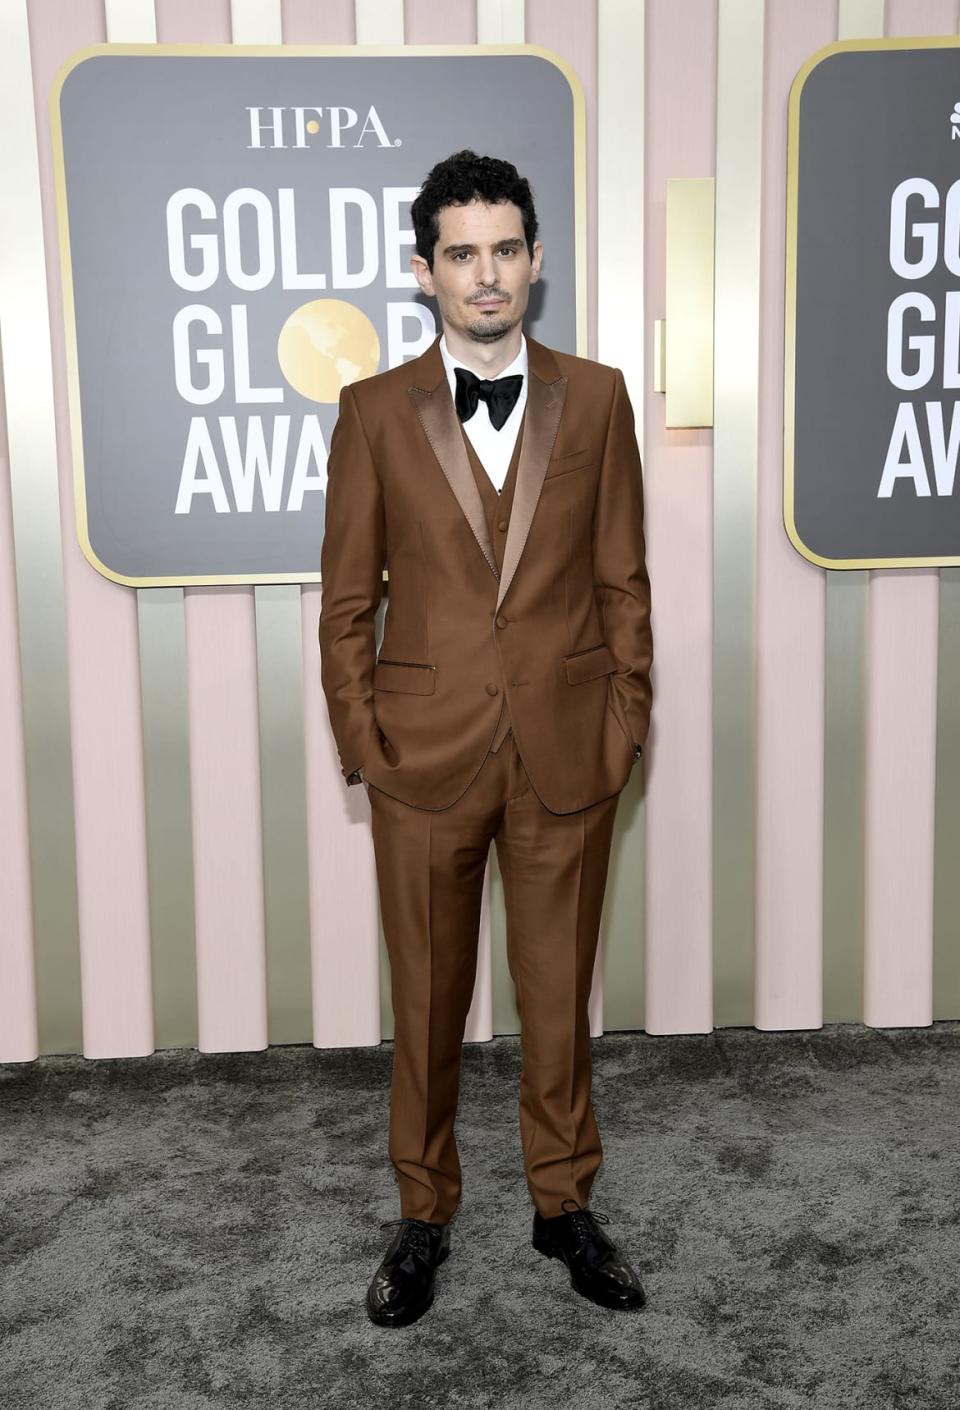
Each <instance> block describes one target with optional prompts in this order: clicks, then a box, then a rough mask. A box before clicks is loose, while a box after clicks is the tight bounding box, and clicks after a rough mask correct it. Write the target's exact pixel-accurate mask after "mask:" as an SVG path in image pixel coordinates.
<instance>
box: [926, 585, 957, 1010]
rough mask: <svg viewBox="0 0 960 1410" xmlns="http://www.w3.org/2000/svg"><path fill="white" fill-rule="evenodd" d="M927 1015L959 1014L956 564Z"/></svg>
mask: <svg viewBox="0 0 960 1410" xmlns="http://www.w3.org/2000/svg"><path fill="white" fill-rule="evenodd" d="M935 819H936V821H935V832H934V889H933V1016H934V1018H935V1019H938V1018H957V1017H960V867H958V866H957V857H958V856H960V568H941V569H940V643H939V656H938V677H937V796H936V813H935Z"/></svg>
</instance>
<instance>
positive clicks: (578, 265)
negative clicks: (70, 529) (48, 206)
mask: <svg viewBox="0 0 960 1410" xmlns="http://www.w3.org/2000/svg"><path fill="white" fill-rule="evenodd" d="M138 54H142V55H145V56H147V57H151V58H155V57H156V56H157V55H158V54H169V55H175V56H179V57H181V58H182V57H184V56H187V57H189V56H196V57H197V58H250V57H255V56H258V55H259V56H261V57H269V58H274V59H276V58H281V59H283V58H298V57H299V58H351V59H357V58H359V59H367V58H379V57H385V58H396V59H403V58H423V57H428V58H430V57H432V58H453V57H466V58H477V57H482V56H484V55H499V56H501V57H504V56H507V55H511V54H517V55H521V56H523V57H525V58H536V59H543V60H545V62H547V63H549V64H552V65H553V67H554V68H556V69H559V70H560V72H561V73H562V74H563V76H564V78H565V79H566V80H567V84H568V86H569V88H570V93H571V96H572V98H573V185H574V192H573V194H574V289H575V297H576V301H577V307H576V342H577V355H578V356H579V357H586V355H587V298H586V294H587V207H586V200H587V182H586V174H587V143H586V104H585V101H584V96H583V85H582V84H581V82H580V79H579V77H578V75H577V73H576V72H575V71H574V69H573V68H572V67H571V65H570V64H568V63H567V61H566V59H564V58H562V57H561V56H560V55H559V54H556V53H554V51H553V50H552V49H544V48H543V47H542V46H541V45H539V44H89V45H87V46H85V47H84V48H83V49H78V50H76V52H75V53H73V54H71V55H70V56H69V58H67V59H65V60H64V62H63V63H62V64H61V65H60V67H59V68H58V69H57V71H56V73H55V74H54V77H53V82H52V84H51V87H50V98H49V115H50V133H51V145H52V149H53V179H54V192H55V196H56V207H57V241H58V245H59V252H60V275H61V284H62V297H63V322H64V341H65V344H66V359H67V399H68V408H69V422H70V446H71V459H72V464H73V493H74V510H75V518H76V531H77V540H78V542H79V544H80V548H81V551H82V552H83V555H84V557H85V558H86V559H87V561H88V562H89V563H90V564H91V565H92V566H93V567H94V568H95V569H96V570H97V572H98V573H100V574H101V575H102V576H103V577H105V578H109V579H110V580H111V581H112V582H115V583H123V584H124V585H125V586H127V587H137V588H139V587H191V586H201V585H203V586H222V585H225V584H229V583H319V582H320V580H321V579H320V572H319V570H318V571H317V572H316V573H229V574H217V575H210V576H206V575H205V576H202V577H184V576H182V575H175V576H172V577H163V578H157V577H154V578H130V577H127V576H126V575H125V574H123V573H117V572H115V571H114V570H113V569H112V568H109V567H108V566H107V565H106V563H104V562H103V561H102V560H101V559H100V558H99V557H98V556H97V554H96V552H95V550H94V548H93V545H92V544H91V543H90V535H89V530H88V523H87V499H86V481H85V475H84V464H83V432H82V423H81V415H80V369H79V363H78V357H77V324H76V308H75V305H74V297H73V267H72V262H71V259H70V224H69V218H68V215H67V181H66V172H65V170H64V164H63V129H62V127H61V122H60V95H61V92H62V90H63V85H64V83H65V82H66V80H67V78H68V77H69V76H70V74H71V73H72V72H73V70H74V69H76V68H79V66H80V65H81V64H83V63H86V62H87V60H88V59H94V58H104V57H106V58H112V57H114V56H116V57H120V56H121V55H123V56H129V55H138ZM384 577H385V578H386V571H385V572H384Z"/></svg>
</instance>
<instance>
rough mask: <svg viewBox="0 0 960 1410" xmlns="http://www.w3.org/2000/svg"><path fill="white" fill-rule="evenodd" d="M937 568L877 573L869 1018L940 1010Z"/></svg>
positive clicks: (916, 1)
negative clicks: (936, 942)
mask: <svg viewBox="0 0 960 1410" xmlns="http://www.w3.org/2000/svg"><path fill="white" fill-rule="evenodd" d="M956 28H957V4H956V0H888V5H887V24H886V32H887V34H889V35H891V36H893V35H901V36H907V35H915V34H916V35H919V34H931V35H935V34H954V33H955V32H956ZM939 604H940V574H939V572H938V571H937V569H936V568H912V569H896V568H890V569H880V570H877V571H874V572H872V573H871V574H870V600H869V609H868V612H869V616H868V634H869V655H868V662H867V759H866V800H865V805H866V828H865V847H866V864H865V865H866V876H865V895H864V931H865V937H864V940H865V950H866V954H865V962H864V979H865V986H864V1010H865V1012H864V1021H865V1022H866V1023H869V1024H872V1025H874V1026H876V1027H905V1026H909V1025H920V1024H928V1023H930V1022H932V1019H933V855H934V795H935V781H936V721H937V635H938V623H939Z"/></svg>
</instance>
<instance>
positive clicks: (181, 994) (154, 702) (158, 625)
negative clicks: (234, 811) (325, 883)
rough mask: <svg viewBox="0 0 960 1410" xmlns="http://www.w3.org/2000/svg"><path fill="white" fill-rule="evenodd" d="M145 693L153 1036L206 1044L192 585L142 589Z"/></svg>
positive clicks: (113, 24) (108, 10)
mask: <svg viewBox="0 0 960 1410" xmlns="http://www.w3.org/2000/svg"><path fill="white" fill-rule="evenodd" d="M105 14H106V22H107V40H108V41H109V42H110V43H112V44H155V43H156V42H157V26H156V17H155V14H154V8H153V0H123V3H120V0H107V3H106V5H105ZM137 619H138V627H139V644H140V698H141V707H142V712H143V772H144V796H145V799H146V810H147V816H146V837H147V875H148V879H149V882H148V884H149V906H150V960H151V978H152V988H153V1016H154V1042H155V1044H156V1046H157V1047H158V1048H186V1047H195V1046H196V1044H197V956H196V944H195V918H194V908H193V850H192V833H191V821H190V759H189V738H188V724H187V647H186V635H185V630H184V615H183V588H180V587H169V588H139V589H138V590H137Z"/></svg>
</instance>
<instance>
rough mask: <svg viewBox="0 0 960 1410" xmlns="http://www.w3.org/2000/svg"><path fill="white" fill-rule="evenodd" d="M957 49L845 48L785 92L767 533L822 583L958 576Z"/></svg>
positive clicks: (923, 43)
mask: <svg viewBox="0 0 960 1410" xmlns="http://www.w3.org/2000/svg"><path fill="white" fill-rule="evenodd" d="M958 44H960V40H958V39H931V40H924V39H905V40H877V41H845V42H844V43H841V44H834V45H830V46H828V48H827V49H826V50H823V51H820V53H819V54H816V55H814V56H813V57H812V59H811V60H810V61H809V63H808V64H806V65H805V66H804V68H803V69H802V70H801V71H800V73H799V74H798V75H797V78H796V80H795V82H794V86H793V92H792V94H791V101H790V149H789V182H788V209H787V280H786V284H787V289H786V383H785V397H784V406H785V441H784V452H785V454H784V465H785V482H784V522H785V524H786V528H787V532H788V534H789V535H790V538H791V540H792V542H793V543H794V545H795V546H796V548H797V549H798V550H799V551H800V552H801V553H802V554H804V556H805V557H807V558H809V559H811V560H812V561H813V562H815V563H820V564H822V565H824V566H826V567H835V568H864V567H899V566H907V565H916V564H930V565H933V564H949V563H960V482H958V479H957V455H958V451H960V415H958V414H957V408H958V388H960V282H958V281H960V51H958V48H957V45H958Z"/></svg>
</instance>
